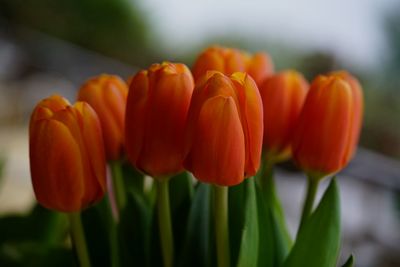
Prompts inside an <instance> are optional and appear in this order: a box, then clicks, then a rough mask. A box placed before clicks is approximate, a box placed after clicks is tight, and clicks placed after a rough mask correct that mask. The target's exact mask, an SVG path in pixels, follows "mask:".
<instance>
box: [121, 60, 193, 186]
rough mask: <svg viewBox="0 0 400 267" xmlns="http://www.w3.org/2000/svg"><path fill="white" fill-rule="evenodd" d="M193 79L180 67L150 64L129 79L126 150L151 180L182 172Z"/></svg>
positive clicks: (169, 64)
mask: <svg viewBox="0 0 400 267" xmlns="http://www.w3.org/2000/svg"><path fill="white" fill-rule="evenodd" d="M193 87H194V83H193V77H192V75H191V73H190V70H189V69H188V68H187V67H186V66H185V65H183V64H173V63H168V62H165V63H162V64H153V65H152V66H151V67H150V68H149V69H148V70H142V71H140V72H138V73H137V74H136V75H135V77H134V78H133V80H132V83H131V87H130V89H129V94H128V102H127V109H126V121H125V122H126V123H125V124H126V128H125V133H126V135H125V136H126V150H127V154H128V157H129V159H130V161H131V162H132V164H133V165H134V166H135V167H136V168H138V169H139V170H141V171H143V172H145V173H147V174H150V175H152V176H153V177H158V178H161V177H166V176H171V175H173V174H176V173H178V172H180V171H182V170H183V166H182V161H183V157H184V153H183V137H184V129H185V125H186V119H187V113H188V110H189V104H190V99H191V97H192V93H193Z"/></svg>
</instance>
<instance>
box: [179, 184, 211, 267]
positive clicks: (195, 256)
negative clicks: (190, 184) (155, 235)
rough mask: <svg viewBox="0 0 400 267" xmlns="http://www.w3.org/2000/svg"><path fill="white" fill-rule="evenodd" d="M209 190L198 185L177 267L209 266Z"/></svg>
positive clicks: (205, 186)
mask: <svg viewBox="0 0 400 267" xmlns="http://www.w3.org/2000/svg"><path fill="white" fill-rule="evenodd" d="M210 197H211V188H210V185H208V184H203V183H199V184H198V186H197V187H196V191H195V194H194V197H193V202H192V205H191V207H190V212H189V217H188V223H187V228H186V233H185V241H184V246H183V249H182V252H181V253H180V256H179V261H178V266H181V267H183V266H194V267H196V266H198V267H201V266H210V265H211V255H210V247H212V245H213V244H212V240H213V239H212V238H211V237H212V235H213V233H211V218H210V215H211V213H210V205H211V204H210Z"/></svg>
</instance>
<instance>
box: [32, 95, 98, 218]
mask: <svg viewBox="0 0 400 267" xmlns="http://www.w3.org/2000/svg"><path fill="white" fill-rule="evenodd" d="M29 156H30V168H31V176H32V184H33V189H34V191H35V195H36V198H37V200H38V202H39V203H40V204H42V205H43V206H45V207H46V208H49V209H54V210H58V211H64V212H77V211H80V210H82V209H84V208H85V207H87V206H89V205H91V204H94V203H96V202H97V201H99V200H100V199H101V198H102V197H103V195H104V193H105V191H106V165H105V156H104V148H103V139H102V133H101V128H100V122H99V119H98V117H97V115H96V113H95V111H94V110H93V109H92V108H91V107H90V106H89V104H87V103H84V102H77V103H76V104H75V105H73V106H71V105H70V104H69V103H68V101H67V100H65V99H64V98H62V97H61V96H56V95H55V96H51V97H49V98H46V99H44V100H42V101H41V102H39V103H38V105H37V106H36V108H35V109H34V111H33V113H32V116H31V120H30V127H29Z"/></svg>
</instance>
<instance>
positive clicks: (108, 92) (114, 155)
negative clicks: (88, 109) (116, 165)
mask: <svg viewBox="0 0 400 267" xmlns="http://www.w3.org/2000/svg"><path fill="white" fill-rule="evenodd" d="M127 96H128V86H127V84H126V83H125V82H124V81H123V80H121V78H119V77H118V76H114V75H106V74H103V75H100V76H98V77H95V78H92V79H90V80H88V81H87V82H86V83H85V84H84V85H83V86H82V87H81V88H80V90H79V93H78V100H79V101H85V102H87V103H89V105H91V106H92V108H93V109H94V110H95V111H96V113H97V115H98V116H99V119H100V122H101V128H102V131H103V138H104V146H105V151H106V157H107V159H108V160H118V159H120V158H121V156H122V155H123V150H124V129H125V108H126V99H127Z"/></svg>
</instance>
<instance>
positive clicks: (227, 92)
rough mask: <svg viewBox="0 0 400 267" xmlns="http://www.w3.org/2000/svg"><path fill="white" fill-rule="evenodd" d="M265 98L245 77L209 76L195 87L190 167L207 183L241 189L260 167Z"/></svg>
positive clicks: (188, 134)
mask: <svg viewBox="0 0 400 267" xmlns="http://www.w3.org/2000/svg"><path fill="white" fill-rule="evenodd" d="M262 135H263V111H262V102H261V96H260V93H259V91H258V89H257V86H256V84H255V82H254V80H253V79H252V78H251V77H250V76H248V75H247V74H245V73H239V72H237V73H234V74H232V75H231V76H230V77H227V76H225V75H224V74H222V73H220V72H215V71H213V72H208V73H207V74H206V75H205V76H203V78H202V79H201V80H200V81H199V82H198V84H197V85H196V88H195V91H194V93H193V98H192V102H191V106H190V111H189V122H188V127H187V131H186V139H185V141H186V151H187V157H186V160H185V167H186V168H187V169H188V170H189V171H191V172H192V173H193V175H194V176H195V177H196V178H197V179H199V180H201V181H203V182H208V183H213V184H218V185H225V186H231V185H236V184H239V183H241V182H242V181H243V179H244V178H245V177H248V176H252V175H254V174H255V173H256V172H257V170H258V168H259V166H260V157H261V146H262Z"/></svg>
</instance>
